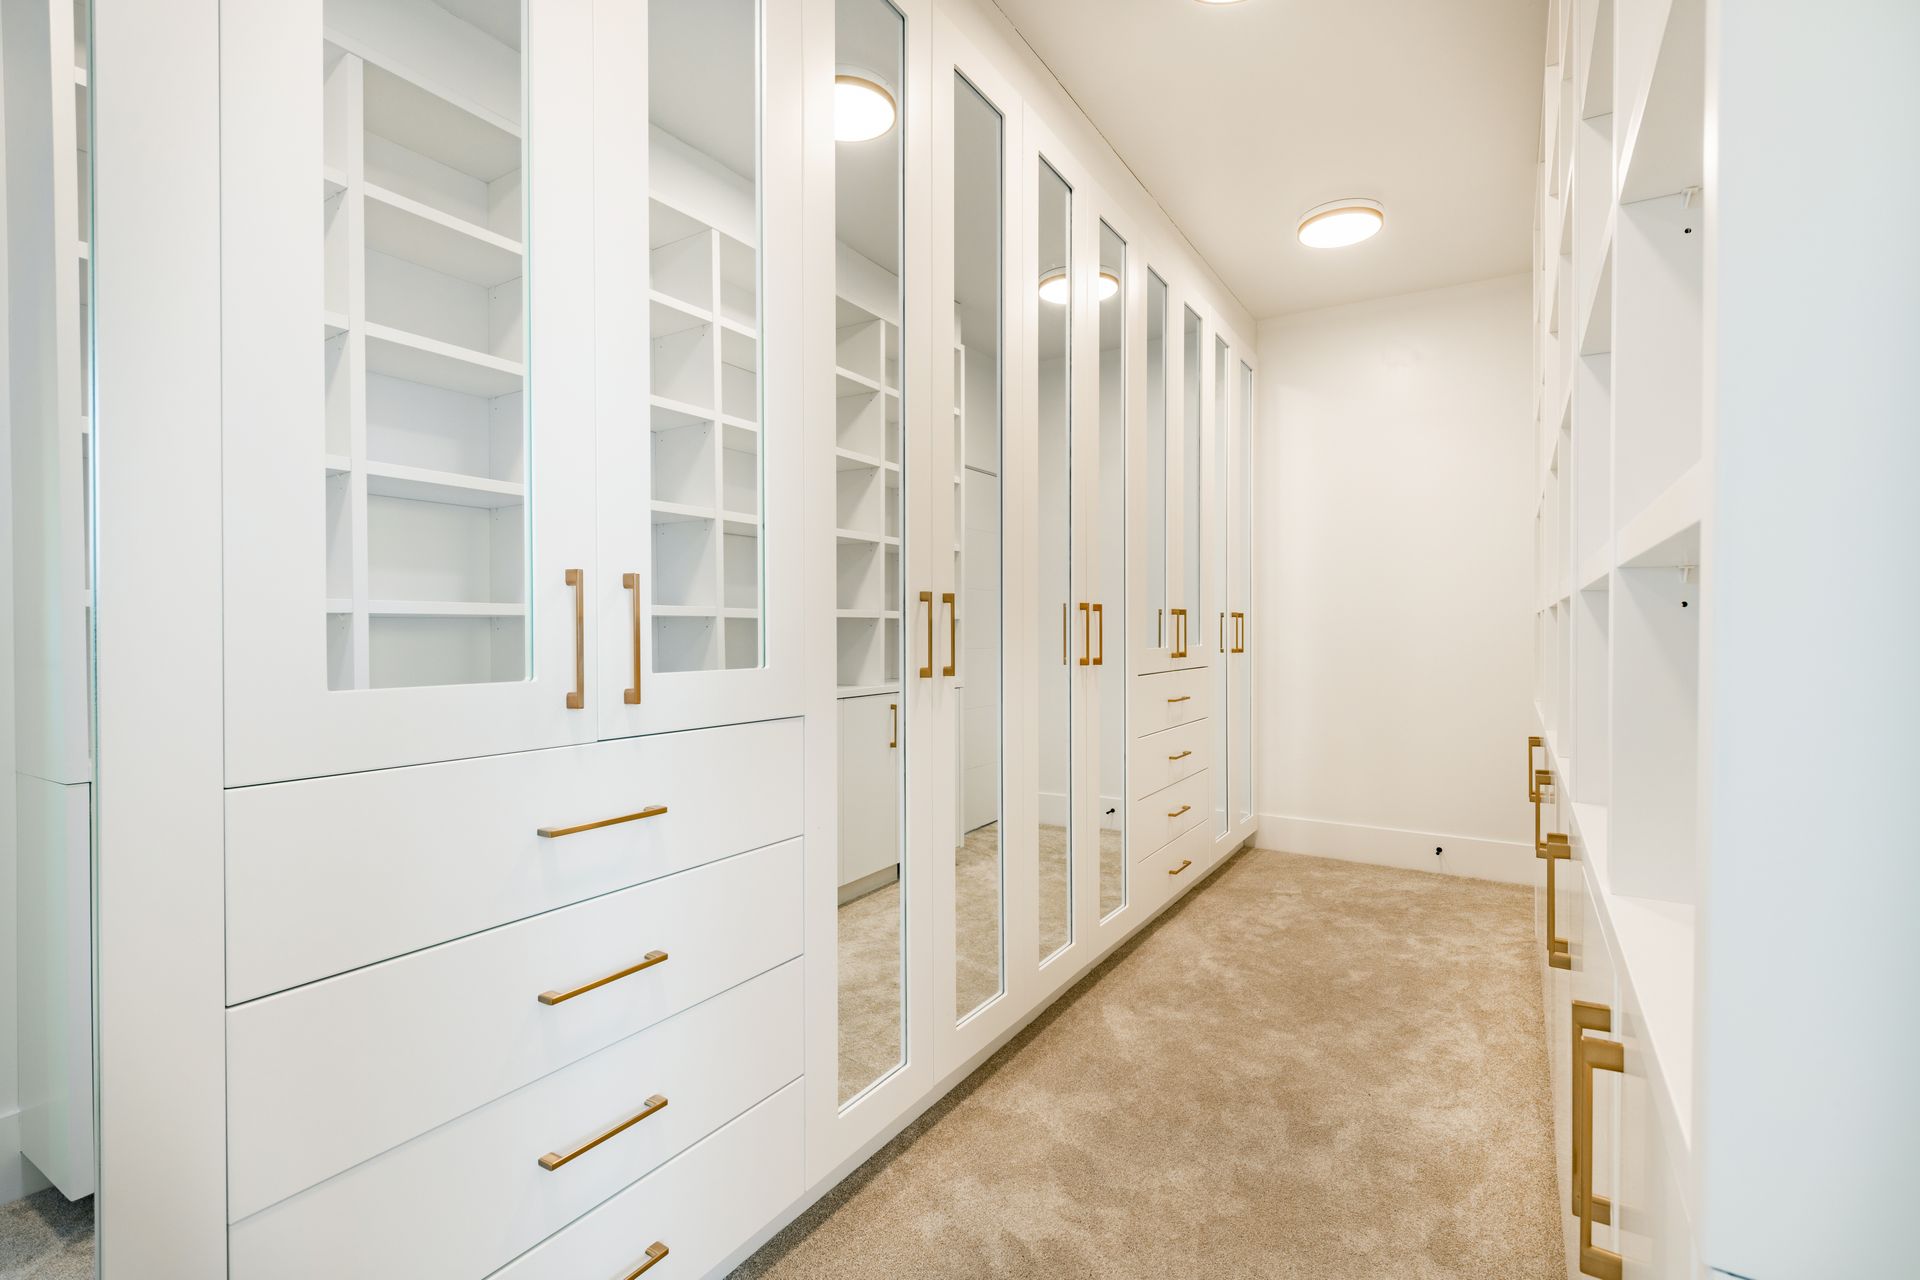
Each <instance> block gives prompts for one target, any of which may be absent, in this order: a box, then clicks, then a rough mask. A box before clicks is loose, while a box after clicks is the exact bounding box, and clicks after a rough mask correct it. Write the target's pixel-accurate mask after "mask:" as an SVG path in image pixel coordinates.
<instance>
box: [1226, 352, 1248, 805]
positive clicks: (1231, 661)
mask: <svg viewBox="0 0 1920 1280" xmlns="http://www.w3.org/2000/svg"><path fill="white" fill-rule="evenodd" d="M1243 350H1244V348H1243ZM1230 376H1231V377H1232V379H1233V386H1232V401H1233V410H1232V415H1233V416H1232V428H1233V429H1232V433H1231V439H1232V444H1231V449H1232V455H1233V461H1232V465H1231V467H1230V468H1229V474H1230V478H1231V481H1232V485H1233V489H1232V495H1231V499H1230V501H1228V502H1227V504H1226V505H1227V506H1228V507H1229V508H1230V509H1231V513H1232V514H1231V517H1230V527H1231V529H1232V537H1231V539H1230V540H1229V544H1228V548H1227V584H1226V598H1227V600H1228V602H1229V604H1230V607H1229V609H1228V611H1227V613H1228V616H1227V628H1228V635H1229V637H1230V639H1231V643H1230V644H1229V646H1228V650H1227V655H1226V663H1227V706H1228V709H1229V714H1228V724H1227V757H1226V759H1227V767H1228V773H1229V775H1230V777H1229V783H1228V787H1229V795H1228V797H1227V803H1228V809H1229V812H1230V813H1231V814H1232V817H1233V824H1234V832H1235V837H1236V838H1241V837H1244V836H1245V835H1247V834H1248V833H1250V832H1251V830H1252V826H1253V822H1254V812H1253V650H1252V646H1251V644H1250V643H1249V638H1250V637H1251V635H1252V632H1253V625H1254V621H1253V365H1252V364H1251V363H1250V362H1249V361H1248V360H1247V359H1246V357H1245V356H1244V355H1236V356H1234V357H1233V365H1232V372H1231V375H1230Z"/></svg>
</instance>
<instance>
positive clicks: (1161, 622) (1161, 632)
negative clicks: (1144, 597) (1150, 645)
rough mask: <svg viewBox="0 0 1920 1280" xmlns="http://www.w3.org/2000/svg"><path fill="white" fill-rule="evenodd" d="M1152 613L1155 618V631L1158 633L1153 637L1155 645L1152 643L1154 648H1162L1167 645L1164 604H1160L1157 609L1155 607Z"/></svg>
mask: <svg viewBox="0 0 1920 1280" xmlns="http://www.w3.org/2000/svg"><path fill="white" fill-rule="evenodd" d="M1153 613H1154V618H1155V622H1154V626H1155V628H1156V629H1157V632H1158V634H1157V635H1156V636H1155V637H1154V639H1155V645H1154V647H1155V648H1158V649H1164V648H1166V647H1167V609H1166V606H1165V605H1162V606H1161V607H1160V608H1158V609H1155V610H1154V611H1153Z"/></svg>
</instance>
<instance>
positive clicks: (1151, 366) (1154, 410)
mask: <svg viewBox="0 0 1920 1280" xmlns="http://www.w3.org/2000/svg"><path fill="white" fill-rule="evenodd" d="M1167 307H1168V302H1167V282H1166V281H1165V280H1163V279H1161V278H1160V273H1159V272H1157V271H1154V270H1153V269H1152V268H1148V270H1147V329H1146V337H1145V339H1144V340H1143V341H1142V342H1141V344H1140V352H1139V356H1138V359H1139V360H1140V362H1141V364H1142V365H1144V366H1145V370H1146V379H1145V382H1146V392H1147V402H1146V421H1145V440H1146V445H1145V461H1146V466H1145V468H1144V470H1145V476H1144V477H1143V478H1144V480H1145V490H1146V506H1145V509H1144V510H1143V511H1142V513H1141V522H1142V524H1143V525H1144V526H1145V533H1146V552H1145V555H1144V556H1143V558H1142V559H1143V563H1142V565H1141V578H1140V584H1141V589H1140V591H1139V593H1138V604H1137V605H1136V607H1135V608H1134V610H1133V614H1134V627H1133V635H1134V637H1135V643H1136V645H1137V646H1138V647H1139V650H1140V653H1141V659H1142V661H1143V662H1144V663H1146V664H1147V667H1148V669H1150V670H1160V669H1163V668H1164V667H1165V666H1166V665H1167V659H1168V655H1169V653H1170V652H1171V651H1172V650H1173V649H1175V648H1177V647H1178V646H1177V645H1174V644H1173V643H1171V641H1170V639H1169V636H1170V635H1173V634H1177V630H1176V631H1175V632H1170V631H1169V629H1168V625H1167V624H1168V617H1169V613H1170V611H1171V610H1173V609H1176V608H1178V607H1179V601H1178V600H1176V599H1175V598H1174V594H1173V592H1174V586H1175V584H1176V583H1177V582H1178V581H1179V574H1178V573H1177V572H1175V568H1176V567H1175V566H1173V565H1172V564H1170V563H1169V558H1170V557H1171V556H1172V554H1173V547H1174V530H1173V528H1172V520H1173V518H1174V515H1175V513H1176V512H1177V511H1178V510H1179V503H1178V499H1177V495H1176V494H1175V493H1174V491H1173V486H1174V484H1175V483H1176V479H1177V475H1178V472H1177V469H1176V468H1175V466H1174V465H1173V462H1174V459H1173V458H1171V457H1170V456H1169V451H1170V449H1171V448H1172V445H1173V440H1174V436H1173V433H1172V431H1171V430H1170V429H1169V417H1168V414H1169V405H1168V400H1167V397H1168V394H1169V391H1170V385H1169V378H1168V370H1169V367H1170V362H1171V360H1172V358H1173V350H1174V348H1173V344H1172V341H1171V339H1170V338H1169V336H1168V335H1169V333H1170V332H1171V331H1170V330H1169V328H1168V323H1169V322H1168V312H1167Z"/></svg>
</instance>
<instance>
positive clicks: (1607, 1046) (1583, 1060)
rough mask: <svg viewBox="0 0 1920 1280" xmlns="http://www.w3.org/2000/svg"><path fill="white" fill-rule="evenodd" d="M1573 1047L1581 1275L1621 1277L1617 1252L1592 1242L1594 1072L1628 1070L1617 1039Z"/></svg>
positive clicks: (1584, 1039) (1581, 1041)
mask: <svg viewBox="0 0 1920 1280" xmlns="http://www.w3.org/2000/svg"><path fill="white" fill-rule="evenodd" d="M1574 1050H1575V1052H1574V1055H1573V1080H1574V1084H1573V1087H1574V1088H1575V1089H1577V1090H1580V1091H1581V1092H1583V1093H1584V1094H1585V1095H1586V1099H1585V1101H1586V1106H1585V1107H1584V1108H1583V1110H1584V1112H1585V1115H1586V1122H1587V1123H1586V1125H1585V1128H1586V1135H1585V1136H1586V1152H1587V1159H1585V1160H1582V1161H1581V1162H1580V1169H1579V1175H1580V1176H1579V1177H1578V1179H1576V1180H1575V1182H1574V1189H1575V1194H1577V1195H1578V1196H1579V1197H1580V1274H1581V1275H1584V1276H1594V1277H1596V1278H1597V1280H1620V1270H1621V1258H1620V1255H1619V1254H1617V1253H1615V1252H1613V1250H1611V1249H1602V1248H1601V1247H1600V1246H1599V1245H1596V1244H1595V1243H1594V1242H1593V1223H1594V1214H1593V1209H1594V1203H1595V1201H1596V1200H1597V1199H1598V1198H1599V1197H1597V1196H1595V1195H1594V1194H1593V1163H1594V1162H1593V1073H1594V1072H1596V1071H1617V1072H1622V1073H1624V1072H1625V1071H1626V1069H1627V1063H1626V1051H1625V1050H1624V1049H1622V1048H1621V1047H1620V1042H1619V1041H1618V1040H1602V1039H1600V1038H1599V1037H1598V1036H1589V1035H1582V1036H1580V1037H1579V1038H1578V1039H1576V1040H1575V1041H1574ZM1575 1132H1576V1133H1577V1132H1578V1130H1575Z"/></svg>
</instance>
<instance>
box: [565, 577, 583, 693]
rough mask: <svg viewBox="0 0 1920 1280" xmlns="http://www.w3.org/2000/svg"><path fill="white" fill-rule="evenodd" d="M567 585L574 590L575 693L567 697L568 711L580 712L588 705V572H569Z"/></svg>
mask: <svg viewBox="0 0 1920 1280" xmlns="http://www.w3.org/2000/svg"><path fill="white" fill-rule="evenodd" d="M567 585H568V586H570V587H572V588H573V692H571V693H569V694H568V695H567V710H569V711H579V710H580V709H582V708H583V707H585V706H586V705H587V575H586V571H585V570H583V569H569V570H567Z"/></svg>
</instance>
